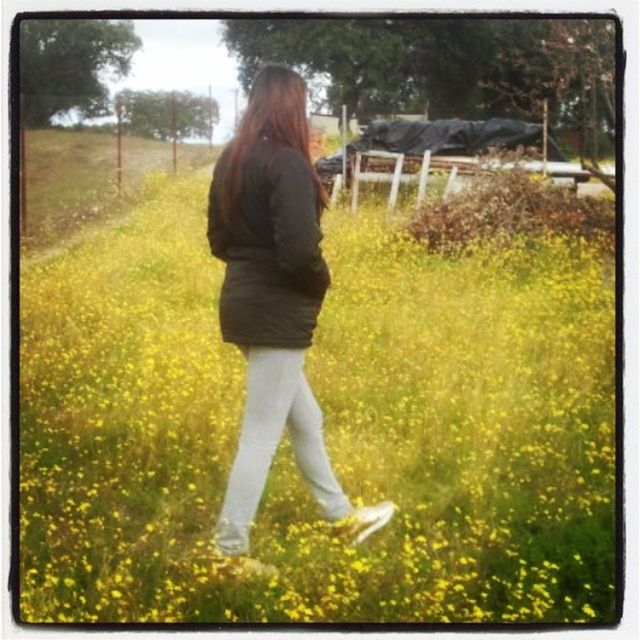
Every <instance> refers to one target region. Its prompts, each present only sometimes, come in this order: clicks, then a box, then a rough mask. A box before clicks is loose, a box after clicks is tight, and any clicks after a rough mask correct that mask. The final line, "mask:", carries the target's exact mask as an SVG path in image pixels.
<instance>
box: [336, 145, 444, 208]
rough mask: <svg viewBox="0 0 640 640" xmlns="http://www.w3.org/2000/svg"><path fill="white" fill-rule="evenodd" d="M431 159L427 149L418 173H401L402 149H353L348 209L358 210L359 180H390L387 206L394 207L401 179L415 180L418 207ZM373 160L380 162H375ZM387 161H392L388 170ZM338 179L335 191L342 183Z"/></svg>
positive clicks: (422, 196)
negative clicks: (399, 150) (353, 159)
mask: <svg viewBox="0 0 640 640" xmlns="http://www.w3.org/2000/svg"><path fill="white" fill-rule="evenodd" d="M363 159H364V160H365V163H366V166H363ZM430 159H431V152H430V151H429V150H427V151H425V152H424V154H423V156H422V161H421V163H420V173H419V175H417V174H416V173H403V171H402V170H403V167H404V165H405V155H404V153H391V152H389V151H358V152H356V156H355V162H354V164H353V172H352V179H351V211H357V210H358V194H359V189H360V183H361V182H390V183H391V190H390V192H389V205H388V210H389V211H393V209H394V208H395V206H396V202H397V200H398V192H399V190H400V183H401V182H413V181H415V180H418V181H419V184H418V198H417V201H416V207H419V206H420V204H421V203H422V201H423V200H424V194H425V192H426V188H427V178H428V176H429V163H430ZM376 161H379V162H378V163H377V164H376ZM380 161H382V162H380ZM390 162H393V171H392V172H391V171H390V170H389V169H390V168H391V164H390ZM413 166H414V167H416V168H417V165H416V163H415V162H414V163H413ZM336 182H337V181H336ZM341 183H342V181H340V184H339V185H337V184H336V183H334V192H335V189H336V188H338V189H339V188H340V187H341V186H342V184H341ZM335 197H336V196H335V195H334V194H332V201H334V200H335Z"/></svg>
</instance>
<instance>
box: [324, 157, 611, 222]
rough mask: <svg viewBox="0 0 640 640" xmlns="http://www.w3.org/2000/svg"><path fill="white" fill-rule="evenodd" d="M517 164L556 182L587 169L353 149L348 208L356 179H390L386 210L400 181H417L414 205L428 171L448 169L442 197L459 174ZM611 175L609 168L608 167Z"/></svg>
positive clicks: (585, 175)
mask: <svg viewBox="0 0 640 640" xmlns="http://www.w3.org/2000/svg"><path fill="white" fill-rule="evenodd" d="M516 167H517V168H521V169H523V170H524V171H527V172H531V173H542V174H543V175H544V174H545V173H546V174H547V175H548V176H549V177H550V178H552V180H553V182H554V184H556V185H558V186H575V184H576V182H585V181H587V180H589V178H590V177H591V173H590V172H589V171H588V170H586V169H583V168H582V167H581V166H580V165H579V164H578V163H571V162H553V161H549V160H544V159H543V160H542V161H540V160H530V161H518V162H503V161H500V160H482V161H481V160H480V158H478V157H471V156H432V155H431V152H430V151H429V150H427V151H425V152H424V154H423V156H422V157H420V156H406V155H404V154H402V153H391V152H388V151H377V150H375V151H362V152H356V154H355V157H354V158H353V159H352V160H351V180H350V185H347V186H350V189H351V211H353V212H355V211H357V209H358V198H359V191H360V183H362V182H377V183H380V182H388V183H391V190H390V193H389V205H388V209H389V211H392V210H393V209H394V207H395V205H396V202H397V198H398V191H399V187H400V183H403V184H404V183H411V182H418V185H419V186H418V196H417V198H416V208H419V207H420V205H421V204H422V202H423V201H424V197H425V192H426V187H427V180H428V175H429V173H430V172H431V173H448V174H449V177H448V180H447V184H446V186H445V189H444V193H443V197H444V198H447V197H448V196H449V195H450V194H451V193H453V192H454V190H455V188H456V186H457V184H458V182H459V180H458V178H459V177H475V178H477V177H479V176H481V175H483V174H487V173H493V172H494V171H496V170H499V169H505V170H509V169H514V168H516ZM610 173H611V174H612V175H613V174H614V171H613V169H612V170H611V171H610ZM344 186H345V185H344V180H343V179H342V176H341V175H337V176H335V179H334V183H333V191H332V194H331V202H332V203H334V202H335V201H336V199H337V196H338V192H339V190H340V189H342V188H344Z"/></svg>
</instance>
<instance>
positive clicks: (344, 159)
mask: <svg viewBox="0 0 640 640" xmlns="http://www.w3.org/2000/svg"><path fill="white" fill-rule="evenodd" d="M346 186H347V105H346V104H343V105H342V187H343V188H344V187H346Z"/></svg>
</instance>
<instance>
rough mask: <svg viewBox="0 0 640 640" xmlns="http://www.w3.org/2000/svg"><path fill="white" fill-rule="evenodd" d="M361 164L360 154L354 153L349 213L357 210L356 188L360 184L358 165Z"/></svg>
mask: <svg viewBox="0 0 640 640" xmlns="http://www.w3.org/2000/svg"><path fill="white" fill-rule="evenodd" d="M361 164H362V154H361V153H360V152H359V151H357V152H356V162H355V166H354V168H353V184H352V185H351V211H352V212H354V213H355V212H356V211H357V210H358V187H359V182H360V165H361Z"/></svg>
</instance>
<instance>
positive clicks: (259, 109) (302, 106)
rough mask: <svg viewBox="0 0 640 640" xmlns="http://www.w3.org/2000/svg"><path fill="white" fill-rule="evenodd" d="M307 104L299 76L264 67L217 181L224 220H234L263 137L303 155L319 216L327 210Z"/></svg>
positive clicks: (280, 67)
mask: <svg viewBox="0 0 640 640" xmlns="http://www.w3.org/2000/svg"><path fill="white" fill-rule="evenodd" d="M306 101H307V89H306V85H305V82H304V80H303V79H302V77H301V76H300V75H299V74H297V73H296V72H295V71H293V70H292V69H290V68H289V67H286V66H284V65H279V64H268V65H265V66H264V67H262V69H261V70H260V72H259V73H258V75H257V76H256V78H255V80H254V83H253V86H252V87H251V92H250V93H249V104H248V106H247V110H246V112H245V114H244V116H243V118H242V121H241V123H240V126H239V128H238V131H237V133H236V136H235V138H234V139H233V140H232V141H231V142H230V143H229V149H228V150H227V151H228V154H229V156H228V158H227V162H226V164H225V166H224V168H223V167H221V169H222V170H221V171H220V174H219V176H218V177H217V179H218V180H220V185H221V188H220V191H219V193H220V211H219V215H220V216H221V218H223V219H225V220H232V219H233V217H234V216H233V211H234V209H235V208H236V203H237V202H238V198H239V196H240V191H241V189H242V178H243V175H244V167H245V165H246V163H247V160H248V159H249V154H250V153H251V149H252V146H253V145H254V143H255V142H256V141H257V140H259V139H260V138H262V137H263V136H267V137H268V138H269V139H270V140H272V141H273V142H275V143H276V144H281V145H282V146H285V147H289V148H292V149H296V150H297V151H299V152H300V153H301V154H302V155H303V157H304V158H305V160H306V163H307V165H308V169H309V172H310V174H311V176H312V178H313V181H314V183H315V188H316V200H317V204H318V215H319V214H320V212H321V210H322V209H323V208H325V207H326V206H327V202H328V198H327V194H326V191H325V190H324V188H323V186H322V183H321V182H320V179H319V178H318V175H317V173H316V172H315V169H314V168H313V164H312V163H311V158H310V155H309V125H308V123H307V117H306Z"/></svg>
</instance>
